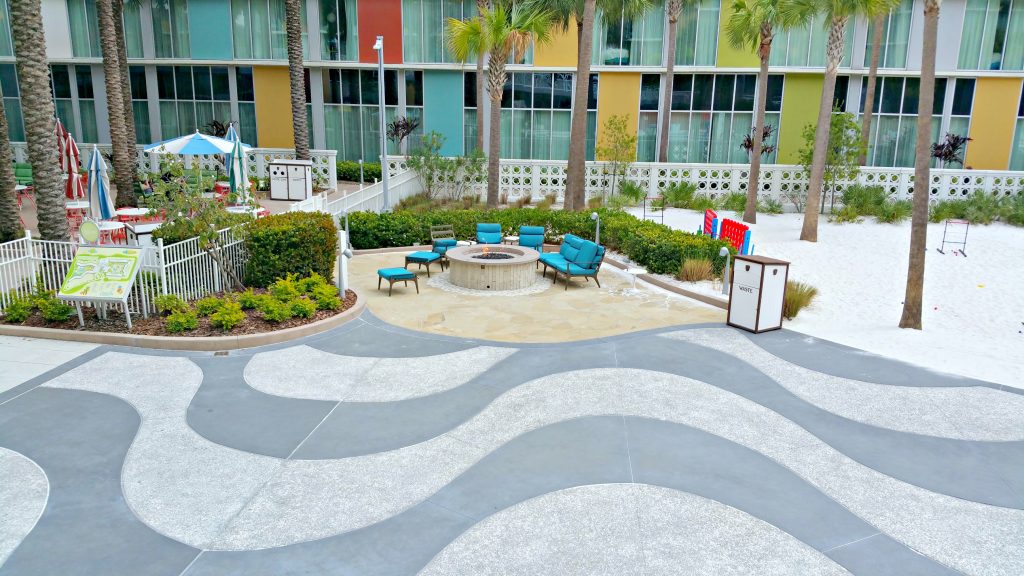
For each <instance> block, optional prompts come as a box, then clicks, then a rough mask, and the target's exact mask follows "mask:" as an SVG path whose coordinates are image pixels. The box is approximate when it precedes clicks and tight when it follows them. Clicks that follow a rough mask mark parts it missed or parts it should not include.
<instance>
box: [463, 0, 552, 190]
mask: <svg viewBox="0 0 1024 576" xmlns="http://www.w3.org/2000/svg"><path fill="white" fill-rule="evenodd" d="M551 22H552V20H551V13H550V12H548V11H547V10H544V9H542V8H540V7H539V6H535V5H532V4H512V5H511V6H508V5H506V3H504V2H498V3H496V4H495V6H494V7H493V8H491V9H487V10H484V11H483V12H481V13H480V14H479V15H477V16H476V17H475V18H471V19H469V20H458V19H455V18H451V19H449V20H448V30H447V33H448V48H449V50H451V52H452V55H454V56H455V58H456V59H457V60H459V61H461V62H465V61H467V60H468V59H469V58H471V57H474V56H476V55H477V54H480V53H486V54H488V66H487V91H488V94H489V95H490V100H491V118H490V134H489V135H488V148H489V150H488V153H487V205H488V206H489V207H491V208H496V207H497V206H498V183H499V182H498V180H499V177H500V176H499V174H498V170H499V163H500V160H501V97H502V95H503V93H504V91H505V80H506V79H507V77H508V74H507V73H506V71H505V66H506V63H507V62H508V59H509V57H510V56H512V55H514V56H515V57H516V58H520V57H522V55H523V54H525V53H526V49H527V48H529V47H530V44H531V43H534V42H537V43H544V42H547V41H548V39H549V38H550V36H551ZM480 104H482V103H481V102H477V110H480V108H481V106H480Z"/></svg>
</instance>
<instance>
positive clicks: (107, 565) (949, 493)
mask: <svg viewBox="0 0 1024 576" xmlns="http://www.w3.org/2000/svg"><path fill="white" fill-rule="evenodd" d="M602 280H604V278H602ZM570 292H571V290H570ZM580 292H582V291H580ZM393 300H395V301H396V302H397V301H399V299H398V297H397V296H396V297H395V298H394V299H393ZM405 300H408V301H412V298H411V297H410V298H406V299H405ZM422 300H423V299H421V301H422ZM371 303H372V302H371ZM372 309H373V308H372V307H371V310H372ZM1022 470H1024V395H1022V394H1020V393H1019V392H1018V391H1012V390H1008V389H1003V388H1002V387H1000V386H998V385H993V384H988V383H985V382H980V381H973V380H966V379H961V378H954V377H949V376H944V375H941V374H937V373H932V372H927V371H924V370H920V369H917V368H914V367H911V366H908V365H904V364H901V363H898V362H894V361H891V360H885V359H882V358H877V357H874V356H870V355H866V354H864V353H862V352H859V351H856V350H851V349H848V348H843V347H841V346H837V345H834V344H831V343H828V342H823V341H819V340H812V339H809V338H807V337H805V336H803V335H801V334H797V333H792V332H788V331H782V332H775V333H769V334H762V335H759V336H756V337H750V336H748V335H745V334H743V333H740V332H737V331H734V330H732V329H727V328H723V327H721V324H692V325H686V326H670V327H665V328H660V329H657V330H650V331H646V332H640V333H634V334H625V335H620V336H611V337H607V338H601V339H595V340H585V341H579V342H570V343H565V342H563V343H546V344H525V343H516V344H510V343H501V342H495V341H481V340H472V339H467V338H466V337H448V336H441V335H437V334H429V333H424V332H413V331H411V330H407V329H404V328H401V327H397V326H394V325H391V324H388V323H386V322H385V321H383V320H381V319H379V318H378V317H375V316H374V315H373V314H372V313H370V312H366V313H364V314H363V316H362V317H361V318H360V319H358V320H356V321H354V322H352V323H349V324H347V325H345V326H343V327H342V328H339V329H336V330H334V331H331V332H328V333H325V334H321V335H318V336H315V337H311V338H308V339H305V340H302V341H297V342H293V343H289V344H287V345H280V346H274V347H268V348H263V349H253V350H247V351H240V352H232V353H230V354H228V355H227V356H215V355H212V354H205V353H204V354H200V353H195V354H189V353H177V352H175V353H171V352H166V353H164V352H159V351H152V350H140V349H119V348H113V347H109V346H101V347H97V348H95V349H93V350H91V351H89V352H86V353H85V354H83V355H82V356H80V357H78V358H76V359H73V360H70V361H69V362H67V363H65V364H63V365H61V366H59V367H58V368H56V369H54V370H51V371H50V372H48V373H46V374H43V375H40V376H37V377H35V378H33V379H32V380H29V381H28V382H25V383H24V384H21V385H18V386H15V387H14V388H11V389H10V390H7V391H6V392H0V478H2V479H3V480H2V481H0V510H2V511H3V512H2V515H0V564H2V565H0V574H3V575H8V574H10V575H51V574H61V575H74V574H89V575H94V574H103V575H109V576H115V575H122V574H123V575H131V576H145V575H149V574H153V575H190V576H195V575H207V574H209V575H229V574H238V575H246V576H253V575H275V576H276V575H283V574H351V575H359V576H369V575H378V574H379V575H385V574H393V575H411V574H418V573H421V574H429V575H441V574H451V575H455V574H459V575H463V574H474V575H476V574H524V575H531V576H532V575H542V574H550V575H566V574H588V575H589V574H615V575H619V574H716V575H717V574H801V575H806V574H845V573H852V574H865V575H868V574H892V575H912V574H958V573H966V574H1021V573H1024V546H1022V545H1021V542H1024V510H1022V509H1024V473H1022Z"/></svg>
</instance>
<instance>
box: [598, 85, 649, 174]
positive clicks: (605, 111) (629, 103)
mask: <svg viewBox="0 0 1024 576" xmlns="http://www.w3.org/2000/svg"><path fill="white" fill-rule="evenodd" d="M639 113H640V74H638V73H635V72H601V76H600V79H599V80H598V83H597V145H598V146H601V144H602V142H603V140H602V138H603V135H602V134H601V133H602V131H603V130H604V123H605V122H607V121H608V119H609V118H611V117H612V116H625V117H626V126H628V127H629V130H630V132H631V133H632V134H633V135H634V136H635V135H636V132H637V122H639V118H638V116H637V115H638V114H639ZM601 159H602V158H601V157H600V155H598V160H601Z"/></svg>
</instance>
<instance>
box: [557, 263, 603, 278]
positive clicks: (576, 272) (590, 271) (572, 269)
mask: <svg viewBox="0 0 1024 576" xmlns="http://www.w3.org/2000/svg"><path fill="white" fill-rule="evenodd" d="M560 269H561V270H565V268H560ZM569 274H572V275H573V276H593V275H595V274H597V268H586V267H583V266H580V265H578V264H569Z"/></svg>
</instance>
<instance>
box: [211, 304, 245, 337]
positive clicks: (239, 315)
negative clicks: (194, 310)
mask: <svg viewBox="0 0 1024 576" xmlns="http://www.w3.org/2000/svg"><path fill="white" fill-rule="evenodd" d="M244 320H245V312H242V307H241V306H240V305H239V304H238V302H235V301H232V300H224V301H223V302H222V303H221V307H220V309H219V310H217V311H216V312H214V313H213V314H211V315H210V325H211V326H213V327H215V328H220V329H221V330H223V331H225V332H227V331H228V330H231V329H232V328H234V327H235V326H238V325H239V324H241V323H242V321H244Z"/></svg>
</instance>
